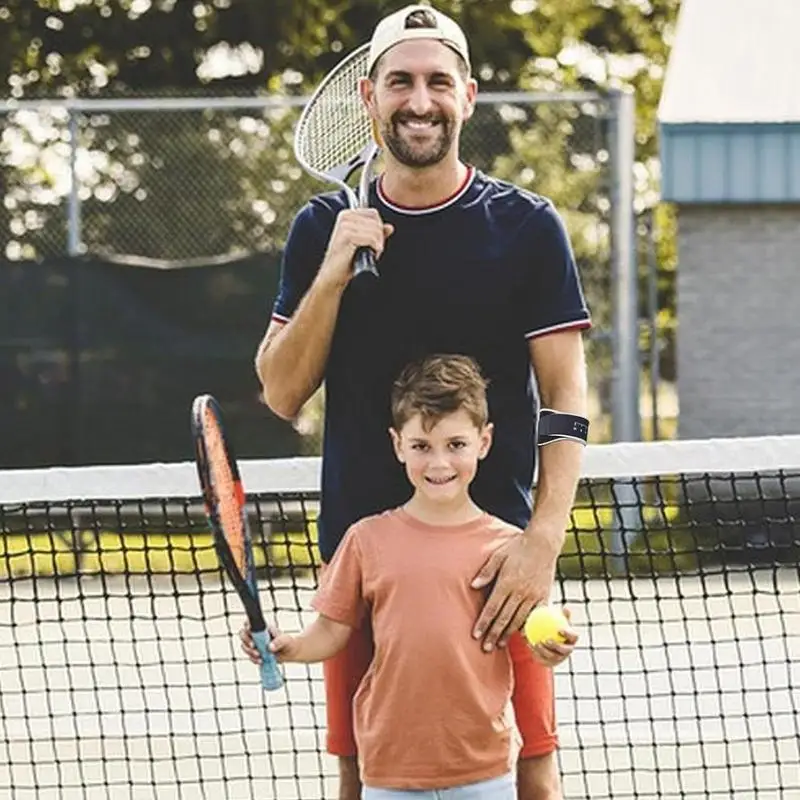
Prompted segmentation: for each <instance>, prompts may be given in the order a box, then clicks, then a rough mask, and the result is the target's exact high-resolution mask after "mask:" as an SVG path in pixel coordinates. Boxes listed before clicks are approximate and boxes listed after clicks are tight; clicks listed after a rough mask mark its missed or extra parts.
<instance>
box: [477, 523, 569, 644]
mask: <svg viewBox="0 0 800 800" xmlns="http://www.w3.org/2000/svg"><path fill="white" fill-rule="evenodd" d="M557 534H558V535H556V532H552V531H545V530H543V529H542V528H540V527H530V528H528V529H527V530H526V531H525V533H523V534H521V535H519V536H515V537H514V538H513V539H511V540H510V541H509V542H507V543H506V544H504V545H503V546H502V547H499V548H498V549H497V550H496V551H495V552H494V553H493V554H492V555H491V557H490V558H489V560H488V561H487V562H486V563H485V564H484V565H483V567H482V568H481V570H480V572H479V573H478V574H477V575H476V576H475V578H474V580H473V581H472V588H473V589H482V588H484V587H486V586H489V585H490V584H492V583H493V582H494V586H493V588H492V591H491V593H490V594H489V597H488V599H487V600H486V603H485V604H484V606H483V611H482V612H481V615H480V617H478V621H477V623H476V624H475V629H474V630H473V634H472V635H473V636H474V637H475V638H476V639H483V649H484V650H486V651H489V650H493V649H494V648H495V647H496V646H500V647H505V645H506V642H508V638H509V636H511V634H512V633H514V632H515V631H518V630H519V629H520V628H522V626H523V625H524V624H525V620H526V619H527V618H528V614H530V613H531V611H533V609H534V608H535V607H536V606H538V605H539V604H540V603H546V602H547V600H548V598H549V596H550V590H551V588H552V585H553V579H554V578H555V572H556V560H557V558H558V554H559V549H558V547H556V546H554V544H553V543H554V542H558V543H559V544H560V542H561V540H562V538H563V533H561V532H557Z"/></svg>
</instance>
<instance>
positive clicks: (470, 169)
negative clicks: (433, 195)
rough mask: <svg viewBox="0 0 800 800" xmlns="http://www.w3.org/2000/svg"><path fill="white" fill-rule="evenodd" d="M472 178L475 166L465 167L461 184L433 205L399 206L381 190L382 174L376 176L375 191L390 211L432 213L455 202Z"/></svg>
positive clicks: (411, 213)
mask: <svg viewBox="0 0 800 800" xmlns="http://www.w3.org/2000/svg"><path fill="white" fill-rule="evenodd" d="M474 180H475V167H467V176H466V178H464V182H463V183H462V184H461V186H459V187H458V189H456V191H455V193H454V194H451V195H450V197H447V198H445V199H444V200H442V202H441V203H437V204H436V205H435V206H420V207H415V208H412V207H410V206H401V205H400V204H398V203H394V202H392V201H391V200H390V199H389V198H388V197H387V196H386V194H385V193H384V191H383V175H381V176H379V178H378V183H377V191H378V197H379V198H380V201H381V202H382V203H383V204H384V205H385V206H388V207H389V208H391V209H392V211H396V212H397V213H398V214H409V215H411V216H420V215H422V214H433V213H434V212H436V211H441V210H442V209H445V208H447V207H448V206H451V205H453V203H457V202H458V201H459V200H460V199H461V198H462V197H463V196H464V195H465V194H466V193H467V191H468V190H469V187H470V186H472V182H473V181H474Z"/></svg>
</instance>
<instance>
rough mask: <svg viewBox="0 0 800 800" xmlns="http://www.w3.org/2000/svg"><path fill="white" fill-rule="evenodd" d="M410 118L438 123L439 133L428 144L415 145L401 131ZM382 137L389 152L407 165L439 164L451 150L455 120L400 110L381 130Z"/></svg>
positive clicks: (418, 166)
mask: <svg viewBox="0 0 800 800" xmlns="http://www.w3.org/2000/svg"><path fill="white" fill-rule="evenodd" d="M409 120H422V121H426V122H427V121H430V122H434V123H437V126H436V128H434V131H435V132H436V133H437V135H436V137H435V138H432V139H431V140H430V141H429V142H428V144H426V145H416V146H415V145H413V144H411V143H410V142H408V141H407V140H406V139H404V138H403V136H402V135H401V134H400V133H399V130H398V129H399V126H400V124H401V123H403V122H407V121H409ZM381 138H382V139H383V143H384V144H385V145H386V148H387V149H388V150H389V152H390V153H391V154H392V155H393V156H394V157H395V158H396V159H397V160H398V161H399V162H400V163H401V164H403V165H404V166H406V167H416V168H421V167H431V166H433V165H434V164H438V163H439V162H440V161H441V160H442V159H443V158H444V157H445V156H446V155H447V154H448V152H450V148H451V146H452V144H453V122H452V121H451V120H449V119H447V118H446V117H442V116H433V115H430V116H425V117H418V116H415V115H413V114H404V113H401V112H398V113H397V114H395V115H394V116H393V117H392V119H391V120H390V121H389V124H388V125H385V126H384V127H383V128H382V130H381Z"/></svg>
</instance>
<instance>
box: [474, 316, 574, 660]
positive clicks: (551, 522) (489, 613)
mask: <svg viewBox="0 0 800 800" xmlns="http://www.w3.org/2000/svg"><path fill="white" fill-rule="evenodd" d="M530 351H531V362H532V364H533V368H534V371H535V373H536V380H537V384H538V387H539V395H540V397H541V400H542V404H543V405H544V406H546V407H547V408H552V409H555V410H557V411H565V412H569V413H572V414H578V415H580V416H586V413H587V411H586V407H587V397H586V364H585V358H584V352H583V339H582V336H581V332H580V331H579V330H566V331H561V332H557V333H551V334H548V335H545V336H541V337H538V338H534V339H532V340H531V341H530ZM582 455H583V445H581V444H579V443H577V442H572V441H558V442H553V443H552V444H548V445H546V446H545V447H540V448H539V453H538V456H539V476H538V481H537V484H536V500H535V504H534V510H533V515H532V517H531V520H530V523H529V524H528V527H527V528H526V529H525V532H524V533H523V535H522V536H518V537H515V538H514V539H513V540H512V541H511V542H510V544H509V545H508V546H506V547H504V548H501V549H498V550H497V551H496V552H495V554H494V555H493V556H492V557H491V558H490V559H489V560H488V561H487V562H486V564H485V566H484V567H483V569H481V571H480V572H479V573H478V575H477V576H476V578H475V580H474V581H473V584H472V585H473V586H474V587H475V588H481V587H483V586H487V585H489V584H490V583H491V582H492V581H493V580H495V578H496V583H495V586H494V589H493V590H492V592H491V594H490V596H489V599H488V600H487V601H486V604H485V605H484V608H483V611H482V613H481V615H480V617H479V618H478V621H477V623H476V625H475V631H474V636H475V638H478V639H484V647H485V648H486V649H491V648H493V647H494V646H495V645H496V644H500V645H501V646H502V645H503V644H505V643H506V642H507V641H508V637H509V636H510V635H511V634H512V633H514V632H515V631H517V630H519V629H520V628H521V627H522V625H523V624H524V622H525V620H526V619H527V617H528V614H530V612H531V611H532V610H533V608H534V607H535V606H537V605H539V604H540V603H544V602H547V599H548V597H549V595H550V591H551V588H552V584H553V580H554V578H555V569H556V561H557V559H558V555H559V553H560V552H561V548H562V545H563V543H564V535H565V531H566V528H567V525H568V524H569V517H570V511H571V509H572V504H573V502H574V499H575V489H576V487H577V484H578V479H579V477H580V469H581V459H582Z"/></svg>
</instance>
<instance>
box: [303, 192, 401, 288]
mask: <svg viewBox="0 0 800 800" xmlns="http://www.w3.org/2000/svg"><path fill="white" fill-rule="evenodd" d="M393 231H394V227H393V226H392V225H389V224H388V223H385V222H383V220H382V219H381V218H380V215H379V214H378V212H377V211H376V210H375V209H374V208H354V209H345V210H344V211H340V212H339V214H338V215H337V217H336V222H335V223H334V226H333V232H332V233H331V238H330V241H329V242H328V249H327V251H326V253H325V258H324V260H323V262H322V265H321V266H320V268H319V273H318V278H319V279H320V280H323V281H329V282H330V283H331V284H336V285H338V286H342V287H343V286H346V285H347V284H348V282H349V281H350V278H352V277H353V259H354V258H355V255H356V252H357V251H358V250H359V249H360V248H361V247H369V248H370V249H371V250H372V251H373V252H374V253H375V258H380V257H381V255H383V249H384V247H385V246H386V240H387V239H388V238H389V236H391V235H392V232H393Z"/></svg>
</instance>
